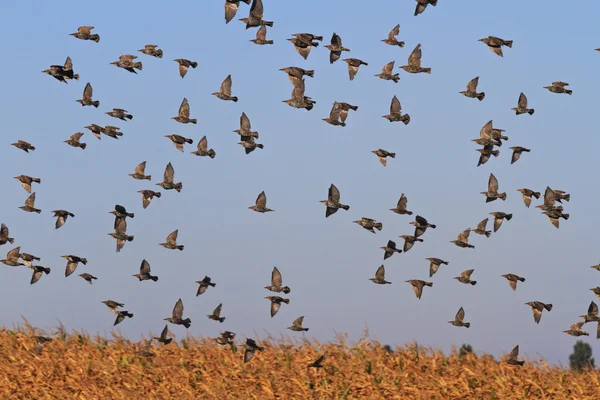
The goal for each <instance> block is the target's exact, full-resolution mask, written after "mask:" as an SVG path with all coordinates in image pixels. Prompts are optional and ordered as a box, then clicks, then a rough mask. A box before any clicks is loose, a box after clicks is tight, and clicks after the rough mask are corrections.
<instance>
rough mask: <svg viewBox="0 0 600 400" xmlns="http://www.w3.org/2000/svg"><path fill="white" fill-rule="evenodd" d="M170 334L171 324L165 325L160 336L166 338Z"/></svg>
mask: <svg viewBox="0 0 600 400" xmlns="http://www.w3.org/2000/svg"><path fill="white" fill-rule="evenodd" d="M168 334H169V325H165V328H164V329H163V330H162V332H161V333H160V338H161V339H166V338H167V335H168Z"/></svg>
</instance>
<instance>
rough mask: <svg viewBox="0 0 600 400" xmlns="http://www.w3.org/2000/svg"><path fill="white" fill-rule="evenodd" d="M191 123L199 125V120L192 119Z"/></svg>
mask: <svg viewBox="0 0 600 400" xmlns="http://www.w3.org/2000/svg"><path fill="white" fill-rule="evenodd" d="M190 122H191V123H192V124H197V123H198V120H197V119H196V118H194V119H190Z"/></svg>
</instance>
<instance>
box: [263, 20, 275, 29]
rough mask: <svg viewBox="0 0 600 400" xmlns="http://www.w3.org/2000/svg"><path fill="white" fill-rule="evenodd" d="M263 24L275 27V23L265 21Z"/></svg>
mask: <svg viewBox="0 0 600 400" xmlns="http://www.w3.org/2000/svg"><path fill="white" fill-rule="evenodd" d="M263 24H265V25H266V26H270V27H271V28H272V27H273V21H263Z"/></svg>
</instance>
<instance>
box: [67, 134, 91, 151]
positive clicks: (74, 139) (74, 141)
mask: <svg viewBox="0 0 600 400" xmlns="http://www.w3.org/2000/svg"><path fill="white" fill-rule="evenodd" d="M82 136H83V133H82V132H77V133H74V134H72V135H71V136H70V137H69V139H67V140H65V141H64V143H66V144H68V145H69V146H71V147H79V148H80V149H81V150H85V148H86V147H87V144H86V143H81V142H80V141H79V140H80V139H81V137H82Z"/></svg>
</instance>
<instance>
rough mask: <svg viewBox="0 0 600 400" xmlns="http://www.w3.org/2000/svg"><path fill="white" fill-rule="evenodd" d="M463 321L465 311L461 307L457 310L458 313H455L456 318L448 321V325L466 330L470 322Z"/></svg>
mask: <svg viewBox="0 0 600 400" xmlns="http://www.w3.org/2000/svg"><path fill="white" fill-rule="evenodd" d="M464 319H465V310H464V309H463V308H462V307H461V308H459V309H458V312H457V313H456V316H455V317H454V321H448V323H449V324H452V325H454V326H464V327H465V328H468V327H470V326H471V323H470V322H464Z"/></svg>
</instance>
